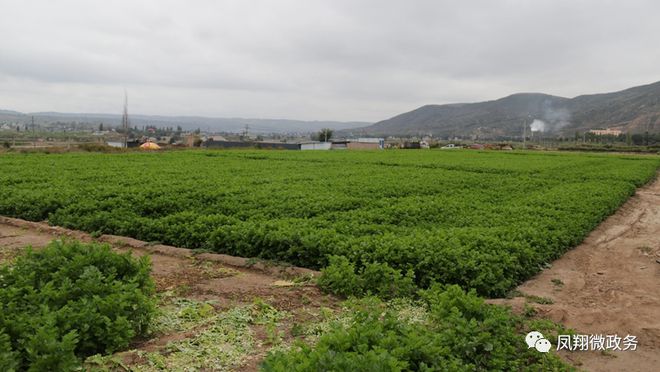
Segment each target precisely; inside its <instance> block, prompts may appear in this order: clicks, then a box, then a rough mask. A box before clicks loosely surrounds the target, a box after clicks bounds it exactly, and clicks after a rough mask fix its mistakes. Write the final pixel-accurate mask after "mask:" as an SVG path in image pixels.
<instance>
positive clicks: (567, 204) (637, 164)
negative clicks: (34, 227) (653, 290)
mask: <svg viewBox="0 0 660 372" xmlns="http://www.w3.org/2000/svg"><path fill="white" fill-rule="evenodd" d="M659 164H660V159H659V158H658V157H651V156H644V157H641V156H638V157H635V156H626V155H585V154H563V153H562V154H559V153H530V152H524V153H518V152H510V153H503V152H471V151H463V152H447V151H382V152H337V151H335V152H294V151H290V152H283V151H270V152H269V151H215V152H212V151H185V152H165V153H157V154H156V153H149V154H147V153H127V154H126V153H121V154H94V153H67V154H50V155H45V154H6V155H3V156H1V157H0V170H1V171H0V214H2V215H8V216H14V217H20V218H26V219H29V220H48V222H49V223H51V224H54V225H60V226H65V227H69V228H75V229H82V230H85V231H88V232H92V233H95V234H102V233H111V234H118V235H125V236H131V237H134V238H138V239H141V240H145V241H159V242H163V243H165V244H171V245H176V246H181V247H188V248H203V249H208V250H212V251H216V252H221V253H227V254H232V255H238V256H244V257H258V258H263V259H268V260H277V261H286V262H289V263H292V264H295V265H298V266H305V267H309V268H315V269H320V268H324V267H326V266H328V263H329V257H331V256H335V255H336V256H343V257H346V258H347V259H348V261H349V262H350V263H351V264H352V265H354V268H355V273H357V274H359V276H361V277H364V275H363V274H362V273H365V271H364V270H365V269H366V268H367V266H368V265H374V264H376V265H387V266H389V267H390V268H391V269H392V270H393V271H390V270H388V269H386V268H384V267H382V266H379V267H375V266H374V267H372V268H371V269H370V270H367V271H366V273H371V272H372V271H373V274H374V275H371V274H370V275H371V279H368V282H369V283H371V284H374V285H376V286H377V287H379V288H380V289H377V288H366V287H365V288H363V290H370V291H371V292H372V293H377V292H382V291H384V288H383V287H382V286H380V285H379V284H377V282H378V281H379V280H381V279H382V278H384V277H387V276H390V277H391V276H392V275H395V274H394V273H401V275H403V276H406V275H408V274H409V273H410V274H412V273H414V277H413V276H408V277H410V278H411V279H414V284H415V285H416V286H418V287H421V288H428V287H429V286H430V285H431V284H432V283H434V282H437V283H452V284H458V285H460V286H461V287H463V288H466V289H468V288H474V289H476V290H477V292H478V293H479V294H481V295H486V296H502V295H504V294H505V293H506V292H507V291H508V290H509V289H511V288H512V287H513V286H515V285H516V284H517V283H519V282H521V281H523V280H525V279H527V278H529V277H530V276H532V275H534V274H535V273H537V272H538V271H539V270H540V268H542V267H543V265H545V264H546V263H548V262H551V261H552V260H554V259H556V258H558V257H560V256H561V255H562V254H563V253H564V252H565V251H566V250H568V249H570V248H572V247H574V246H575V245H577V244H579V243H580V242H581V241H582V239H584V237H585V236H586V235H587V234H588V233H589V232H590V231H591V230H592V229H593V228H594V227H595V226H596V225H597V224H598V223H600V222H601V221H602V220H603V219H604V218H606V217H607V216H608V215H610V214H611V213H613V212H614V211H615V210H616V209H617V208H618V207H619V206H620V205H621V204H622V203H623V202H624V201H625V200H626V199H627V198H628V197H630V196H631V195H632V194H633V193H634V192H635V189H636V188H637V187H639V186H641V185H643V184H644V183H645V182H647V181H649V180H650V179H651V178H652V177H653V176H654V175H655V172H656V169H657V167H658V165H659ZM376 269H377V270H376ZM378 278H381V279H378ZM365 280H366V279H365ZM369 283H368V285H367V287H370V286H371V284H369Z"/></svg>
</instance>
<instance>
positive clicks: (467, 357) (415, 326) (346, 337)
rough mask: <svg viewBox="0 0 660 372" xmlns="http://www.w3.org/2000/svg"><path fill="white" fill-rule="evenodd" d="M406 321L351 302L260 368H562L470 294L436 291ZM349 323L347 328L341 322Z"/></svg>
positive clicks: (367, 303)
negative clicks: (327, 325) (316, 334)
mask: <svg viewBox="0 0 660 372" xmlns="http://www.w3.org/2000/svg"><path fill="white" fill-rule="evenodd" d="M422 298H423V301H422V303H421V304H420V305H419V306H420V307H421V309H419V310H418V311H415V313H417V314H424V316H421V317H420V316H419V315H416V316H415V317H412V318H411V317H406V316H404V315H405V313H404V312H402V311H401V310H400V309H397V307H396V306H391V305H389V306H388V305H387V304H385V303H382V302H381V301H380V300H378V299H375V298H364V299H361V300H357V301H354V302H353V303H352V304H351V305H350V307H349V309H348V312H349V313H351V314H352V317H351V319H350V321H349V322H336V323H334V324H333V325H332V326H331V329H330V330H329V331H328V332H327V333H326V334H324V335H322V336H321V337H320V338H319V340H318V342H316V344H313V345H310V344H307V343H303V342H299V343H298V344H296V345H295V346H294V347H292V348H291V349H290V350H288V351H276V352H271V353H270V355H269V356H268V357H267V358H266V360H265V361H264V363H263V364H262V370H264V371H560V370H561V371H563V370H570V369H571V368H570V367H569V366H566V365H565V364H563V363H562V362H561V361H560V359H559V358H558V357H557V356H556V355H554V354H547V355H544V354H541V353H538V352H536V350H530V349H528V348H527V346H526V345H525V342H524V337H523V336H520V335H519V334H518V328H522V327H524V324H523V321H522V320H521V319H520V318H517V317H515V316H513V315H511V314H510V313H509V311H508V310H507V309H505V308H503V307H499V306H494V305H487V304H486V303H484V301H483V300H482V299H480V298H479V297H478V296H476V294H475V293H474V291H472V292H467V293H466V292H464V291H463V290H462V289H461V288H459V287H458V286H448V287H446V288H444V287H442V286H434V287H432V288H431V289H429V290H427V291H424V293H423V294H422ZM346 323H348V326H347V325H346Z"/></svg>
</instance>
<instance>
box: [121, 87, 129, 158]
mask: <svg viewBox="0 0 660 372" xmlns="http://www.w3.org/2000/svg"><path fill="white" fill-rule="evenodd" d="M121 128H122V130H123V131H124V143H123V145H124V148H125V149H126V148H128V93H126V90H125V89H124V114H123V115H122V117H121Z"/></svg>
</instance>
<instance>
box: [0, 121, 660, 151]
mask: <svg viewBox="0 0 660 372" xmlns="http://www.w3.org/2000/svg"><path fill="white" fill-rule="evenodd" d="M340 134H343V132H340ZM651 140H652V142H655V140H656V139H655V138H651ZM520 142H522V143H523V144H524V147H526V148H534V147H537V146H543V145H546V146H547V145H548V143H562V142H573V143H580V142H581V143H617V142H618V143H622V144H627V145H645V144H648V143H649V137H648V134H647V135H646V138H645V137H644V135H643V134H633V135H630V134H628V133H624V132H622V131H621V130H618V129H612V128H603V129H592V130H589V131H586V132H582V133H578V132H576V133H575V136H574V137H572V138H563V137H562V138H557V137H552V136H550V135H546V136H544V135H543V134H542V133H536V134H534V133H530V135H529V137H528V138H524V139H523V138H522V137H521V138H518V139H517V140H516V139H509V140H503V139H498V140H488V139H480V138H478V137H476V136H469V137H458V136H457V137H452V138H434V137H433V136H432V135H430V134H429V135H422V134H420V135H418V136H410V137H368V136H345V135H340V136H338V135H337V134H336V132H335V131H333V130H332V129H329V128H328V129H323V130H321V131H319V132H290V133H260V132H251V131H250V128H249V127H247V126H246V127H245V128H244V130H242V131H241V132H238V133H234V132H222V131H220V132H214V131H210V130H206V131H204V130H201V129H195V130H184V129H183V128H182V127H181V126H176V127H157V126H155V125H144V126H141V127H138V126H128V127H127V126H125V127H124V128H122V127H121V126H117V125H114V126H112V125H108V124H103V123H100V124H98V125H97V124H91V123H84V122H64V121H53V122H47V123H43V122H42V123H38V124H35V123H34V120H32V121H28V122H27V123H26V122H12V121H7V120H5V121H1V120H0V144H1V145H2V146H3V147H5V148H11V147H16V148H25V147H33V148H34V147H56V146H59V147H62V146H67V147H69V146H72V145H73V146H75V145H81V144H98V145H104V146H109V147H114V148H124V147H126V148H138V147H141V146H143V148H146V147H148V148H150V149H157V148H185V147H197V148H209V149H213V148H216V149H220V148H221V149H232V148H257V149H282V150H303V151H305V150H364V149H367V150H368V149H390V148H401V149H427V148H435V147H438V148H444V149H454V148H471V149H477V150H480V149H497V150H510V149H513V148H515V147H516V145H515V143H520Z"/></svg>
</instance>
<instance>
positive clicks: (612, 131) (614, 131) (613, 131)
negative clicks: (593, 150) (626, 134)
mask: <svg viewBox="0 0 660 372" xmlns="http://www.w3.org/2000/svg"><path fill="white" fill-rule="evenodd" d="M589 133H593V134H595V135H597V136H619V135H620V134H621V133H623V132H622V131H620V130H618V129H609V128H608V129H592V130H590V131H589Z"/></svg>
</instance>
